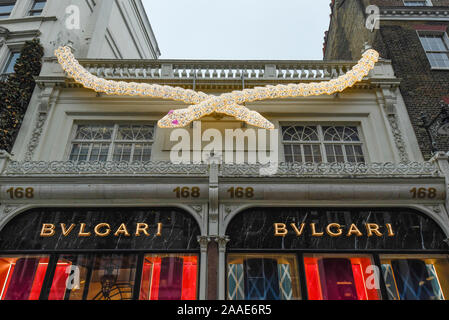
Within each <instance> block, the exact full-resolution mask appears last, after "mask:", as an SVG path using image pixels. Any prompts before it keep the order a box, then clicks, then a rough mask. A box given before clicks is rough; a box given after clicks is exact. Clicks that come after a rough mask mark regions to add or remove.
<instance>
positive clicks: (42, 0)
mask: <svg viewBox="0 0 449 320" xmlns="http://www.w3.org/2000/svg"><path fill="white" fill-rule="evenodd" d="M47 2H48V1H47V0H32V1H31V5H30V7H29V9H28V11H27V17H40V16H42V15H43V13H44V10H45V7H46V6H47ZM36 3H44V6H43V7H42V9H34V6H35V4H36ZM34 13H39V14H34Z"/></svg>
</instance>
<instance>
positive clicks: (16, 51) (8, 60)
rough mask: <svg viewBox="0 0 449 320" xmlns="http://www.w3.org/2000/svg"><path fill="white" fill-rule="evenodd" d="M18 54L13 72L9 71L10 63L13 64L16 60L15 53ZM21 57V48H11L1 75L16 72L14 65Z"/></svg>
mask: <svg viewBox="0 0 449 320" xmlns="http://www.w3.org/2000/svg"><path fill="white" fill-rule="evenodd" d="M16 54H17V55H18V56H17V59H15V63H14V65H13V66H12V72H7V71H8V69H9V66H10V64H11V62H12V61H13V60H14V55H16ZM19 58H20V50H10V51H9V52H8V55H7V58H6V60H5V61H6V62H5V64H4V65H3V67H2V72H1V75H10V74H13V73H15V71H14V66H15V65H16V63H17V60H18V59H19Z"/></svg>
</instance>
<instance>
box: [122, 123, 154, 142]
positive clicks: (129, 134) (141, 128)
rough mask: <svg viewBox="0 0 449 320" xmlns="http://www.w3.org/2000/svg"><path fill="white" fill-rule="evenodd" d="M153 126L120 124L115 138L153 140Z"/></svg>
mask: <svg viewBox="0 0 449 320" xmlns="http://www.w3.org/2000/svg"><path fill="white" fill-rule="evenodd" d="M153 133H154V127H153V126H145V125H122V126H119V129H118V131H117V140H129V141H136V140H137V141H142V140H153Z"/></svg>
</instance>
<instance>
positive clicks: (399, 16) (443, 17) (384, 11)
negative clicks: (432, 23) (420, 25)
mask: <svg viewBox="0 0 449 320" xmlns="http://www.w3.org/2000/svg"><path fill="white" fill-rule="evenodd" d="M380 14H381V16H380V20H431V19H435V20H440V21H449V8H448V7H444V8H432V7H425V8H404V7H396V8H381V10H380Z"/></svg>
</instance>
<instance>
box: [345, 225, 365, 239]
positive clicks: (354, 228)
mask: <svg viewBox="0 0 449 320" xmlns="http://www.w3.org/2000/svg"><path fill="white" fill-rule="evenodd" d="M353 234H355V235H356V236H357V237H361V236H363V233H362V232H360V230H359V228H357V226H356V225H355V223H353V224H351V226H350V227H349V231H348V234H347V235H346V236H348V237H350V236H352V235H353Z"/></svg>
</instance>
